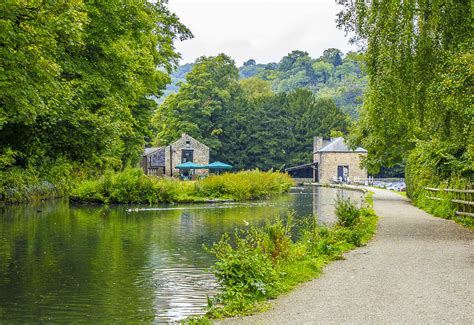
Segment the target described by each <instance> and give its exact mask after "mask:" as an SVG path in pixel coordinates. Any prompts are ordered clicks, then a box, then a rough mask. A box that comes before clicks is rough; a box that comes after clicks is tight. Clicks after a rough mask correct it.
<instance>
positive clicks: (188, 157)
mask: <svg viewBox="0 0 474 325" xmlns="http://www.w3.org/2000/svg"><path fill="white" fill-rule="evenodd" d="M193 159H194V157H193V150H188V149H183V150H182V151H181V163H185V162H189V161H190V162H193Z"/></svg>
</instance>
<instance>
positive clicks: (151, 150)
mask: <svg viewBox="0 0 474 325" xmlns="http://www.w3.org/2000/svg"><path fill="white" fill-rule="evenodd" d="M160 148H161V147H152V148H145V152H144V153H143V156H148V155H149V154H151V153H153V152H155V151H156V150H158V149H160Z"/></svg>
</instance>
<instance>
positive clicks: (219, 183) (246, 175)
mask: <svg viewBox="0 0 474 325" xmlns="http://www.w3.org/2000/svg"><path fill="white" fill-rule="evenodd" d="M292 185H294V182H293V180H292V179H291V178H290V177H289V176H288V175H287V174H282V173H276V172H275V173H274V172H261V171H257V170H255V171H246V172H240V173H235V174H223V175H215V176H210V177H208V178H206V179H203V180H199V181H196V182H183V181H179V180H177V179H173V178H158V177H150V176H147V175H145V174H144V173H143V170H142V169H139V168H126V169H125V170H124V171H122V172H118V173H114V172H111V171H109V172H107V173H105V174H104V175H103V176H101V177H99V178H98V179H95V180H86V181H84V182H82V183H80V184H79V185H78V186H77V188H75V189H74V190H73V191H72V197H71V198H72V199H73V200H76V201H86V202H100V203H149V204H152V203H172V202H195V201H206V200H208V199H232V200H236V201H242V200H252V199H259V198H262V197H266V196H270V195H276V194H281V193H284V192H287V191H288V190H289V189H290V186H292Z"/></svg>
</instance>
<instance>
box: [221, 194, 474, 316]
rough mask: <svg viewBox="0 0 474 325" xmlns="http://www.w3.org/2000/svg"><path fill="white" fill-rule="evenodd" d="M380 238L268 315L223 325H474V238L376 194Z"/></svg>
mask: <svg viewBox="0 0 474 325" xmlns="http://www.w3.org/2000/svg"><path fill="white" fill-rule="evenodd" d="M371 190H373V191H374V192H375V194H374V209H375V212H376V213H377V215H378V216H379V217H380V219H379V226H378V231H377V234H376V236H375V238H374V239H373V240H372V241H371V242H370V243H369V244H368V245H367V246H365V247H362V248H359V249H356V250H354V251H352V252H349V253H347V254H346V255H345V256H346V259H345V260H341V261H336V262H333V263H331V264H330V265H329V266H328V267H326V268H325V270H324V274H323V275H322V276H321V277H320V278H319V279H316V280H313V281H311V282H307V283H305V284H303V285H301V286H300V287H298V288H297V289H295V290H294V291H293V292H291V293H290V294H287V295H284V296H282V297H280V298H278V299H276V300H275V301H274V302H273V303H272V307H271V308H270V309H269V310H268V311H266V312H264V313H261V314H257V315H253V316H249V317H242V318H229V319H225V320H223V321H220V322H218V323H221V324H387V323H390V324H393V323H396V324H445V323H454V324H474V232H472V231H470V230H469V229H467V228H464V227H462V226H460V225H458V224H456V223H454V222H453V221H448V220H444V219H440V218H435V217H433V216H431V215H429V214H428V213H426V212H424V211H422V210H420V209H418V208H416V207H414V206H413V205H412V204H411V203H410V201H409V200H408V199H406V198H404V197H402V196H401V195H399V194H397V193H394V192H390V191H387V190H380V189H371Z"/></svg>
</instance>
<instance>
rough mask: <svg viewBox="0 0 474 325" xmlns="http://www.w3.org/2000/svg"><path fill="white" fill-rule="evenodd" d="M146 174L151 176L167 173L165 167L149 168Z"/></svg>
mask: <svg viewBox="0 0 474 325" xmlns="http://www.w3.org/2000/svg"><path fill="white" fill-rule="evenodd" d="M146 174H147V175H150V176H163V175H164V174H165V171H164V167H158V168H148V169H147V172H146Z"/></svg>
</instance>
